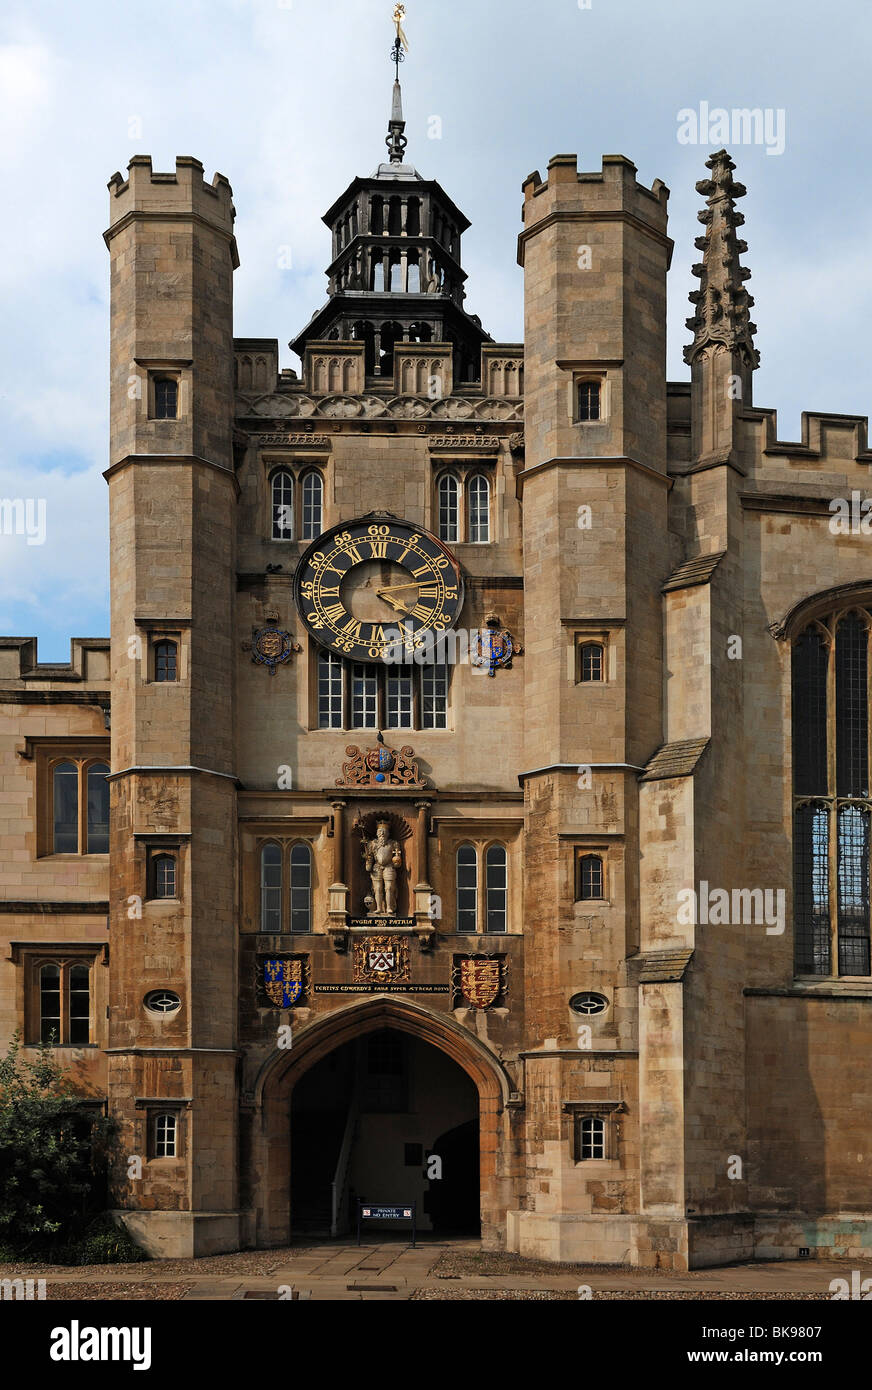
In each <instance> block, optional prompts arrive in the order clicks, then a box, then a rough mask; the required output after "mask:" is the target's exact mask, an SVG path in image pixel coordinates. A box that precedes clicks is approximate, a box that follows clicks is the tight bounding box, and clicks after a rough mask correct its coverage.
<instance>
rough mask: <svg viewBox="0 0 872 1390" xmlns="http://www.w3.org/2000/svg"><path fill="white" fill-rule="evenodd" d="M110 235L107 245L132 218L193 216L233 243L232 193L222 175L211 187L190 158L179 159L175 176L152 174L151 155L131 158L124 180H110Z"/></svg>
mask: <svg viewBox="0 0 872 1390" xmlns="http://www.w3.org/2000/svg"><path fill="white" fill-rule="evenodd" d="M108 187H109V231H108V232H107V233H106V234H105V235H106V240H107V242H108V241H109V239H110V237H111V235H112V234H113V233H114V231H116V230H117V229H118V227H119V225H120V224H122V223H124V222H126V220H127V219H128V218H129V217H130V216H132V215H134V214H135V215H137V216H144V217H179V216H183V215H186V214H188V215H190V214H193V215H194V216H196V217H200V218H202V219H203V220H204V221H205V222H208V223H209V224H210V225H211V226H213V227H215V228H217V229H218V230H220V231H223V232H225V233H226V235H227V236H228V237H229V238H230V239H231V240H232V239H233V222H234V218H235V217H236V209H235V208H234V206H233V190H232V188H231V187H230V184H229V182H228V181H227V179H226V178H225V177H224V175H223V174H216V175H215V177H214V178H213V180H212V182H211V183H207V182H206V180H205V179H204V178H203V165H202V164H201V163H200V161H199V159H194V158H193V157H192V156H191V155H179V156H178V157H177V159H176V172H175V173H174V174H159V173H155V172H154V170H153V169H152V166H151V155H147V154H138V155H134V157H133V159H131V161H130V163H129V164H128V166H127V178H126V179H122V177H121V175H120V174H119V173H115V174H113V175H112V177H111V179H110V180H109V184H108Z"/></svg>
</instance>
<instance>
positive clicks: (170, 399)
mask: <svg viewBox="0 0 872 1390" xmlns="http://www.w3.org/2000/svg"><path fill="white" fill-rule="evenodd" d="M152 391H153V401H154V413H153V415H152V418H153V419H154V420H177V419H178V418H179V383H178V379H177V378H176V377H174V376H156V377H154V378H153V379H152Z"/></svg>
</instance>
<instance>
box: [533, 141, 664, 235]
mask: <svg viewBox="0 0 872 1390" xmlns="http://www.w3.org/2000/svg"><path fill="white" fill-rule="evenodd" d="M521 188H522V191H523V194H524V207H523V211H522V217H523V220H524V224H525V227H526V229H527V232H529V231H530V230H531V228H532V227H533V226H535V225H536V223H538V222H541V221H543V220H544V219H545V218H547V217H551V216H553V215H554V214H560V213H571V212H584V213H589V214H591V215H593V216H596V215H597V214H598V213H615V212H624V213H627V214H628V215H629V216H632V217H635V218H638V219H639V220H640V221H642V222H647V223H648V224H649V225H650V226H652V227H655V228H656V229H657V230H658V231H660V232H662V233H663V234H664V235H665V233H666V222H667V212H666V204H667V202H668V200H669V189H668V188H667V187H666V185H665V184H664V183H662V182H661V180H660V179H655V180H654V183H653V186H652V187H651V188H645V186H644V185H643V184H641V183H639V182H638V180H637V179H636V166H635V164H633V162H632V160H629V159H627V158H626V157H625V156H624V155H622V154H606V155H603V161H602V169H601V171H600V172H599V173H587V174H586V173H579V171H578V156H577V155H574V154H557V155H555V156H554V158H553V159H552V160H550V161H549V164H548V177H547V178H546V179H544V180H543V179H542V176H541V175H540V173H539V171H538V169H536V170H534V172H533V173H532V174H530V175H529V177H528V178H526V179H525V180H524V182H523V184H522V185H521ZM523 236H524V234H522V242H523Z"/></svg>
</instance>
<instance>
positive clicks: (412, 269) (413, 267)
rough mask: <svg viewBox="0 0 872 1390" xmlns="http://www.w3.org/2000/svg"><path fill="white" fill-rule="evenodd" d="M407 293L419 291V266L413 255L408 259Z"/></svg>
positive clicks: (417, 292) (418, 292)
mask: <svg viewBox="0 0 872 1390" xmlns="http://www.w3.org/2000/svg"><path fill="white" fill-rule="evenodd" d="M408 289H409V294H420V293H421V267H420V266H419V264H418V258H417V256H415V257H414V258H413V259H412V260H410V261H409V286H408Z"/></svg>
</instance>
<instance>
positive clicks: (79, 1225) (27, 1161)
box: [0, 1033, 135, 1259]
mask: <svg viewBox="0 0 872 1390" xmlns="http://www.w3.org/2000/svg"><path fill="white" fill-rule="evenodd" d="M114 1130H115V1126H114V1124H113V1123H112V1121H110V1120H107V1119H106V1118H105V1117H103V1116H102V1115H95V1114H94V1113H93V1110H92V1109H91V1108H90V1107H88V1106H86V1105H83V1104H82V1102H81V1100H79V1099H77V1097H76V1096H75V1094H74V1092H73V1087H72V1083H71V1080H70V1078H69V1076H68V1075H67V1074H66V1073H65V1072H64V1069H63V1068H62V1067H61V1066H60V1064H59V1063H58V1061H57V1060H56V1058H55V1055H54V1050H53V1048H52V1047H50V1046H48V1045H42V1044H41V1045H40V1046H39V1048H38V1049H37V1050H36V1056H35V1058H34V1060H32V1061H28V1060H26V1059H25V1058H24V1057H23V1056H22V1055H21V1041H20V1037H19V1035H18V1034H17V1033H16V1034H15V1036H14V1037H13V1039H12V1041H11V1043H10V1045H9V1050H8V1052H7V1055H6V1056H5V1057H0V1246H2V1247H3V1248H5V1249H7V1250H11V1251H13V1252H14V1256H13V1258H17V1259H22V1258H47V1259H51V1258H52V1254H53V1251H57V1250H58V1248H59V1247H64V1246H69V1245H77V1246H78V1245H79V1244H80V1243H81V1241H82V1240H83V1238H84V1236H85V1234H86V1233H87V1232H88V1230H89V1228H90V1227H91V1225H92V1223H93V1222H94V1218H95V1216H96V1215H97V1214H98V1213H101V1212H103V1211H105V1208H106V1198H107V1187H106V1172H107V1162H108V1155H109V1148H110V1145H111V1143H112V1139H113V1135H114ZM113 1230H114V1227H113ZM134 1258H135V1257H134Z"/></svg>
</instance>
